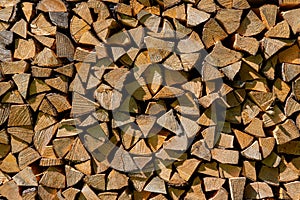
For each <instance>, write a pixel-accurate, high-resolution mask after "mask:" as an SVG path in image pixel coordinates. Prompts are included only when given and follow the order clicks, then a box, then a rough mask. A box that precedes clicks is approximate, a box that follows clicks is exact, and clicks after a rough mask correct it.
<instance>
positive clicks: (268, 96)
mask: <svg viewBox="0 0 300 200" xmlns="http://www.w3.org/2000/svg"><path fill="white" fill-rule="evenodd" d="M249 96H250V98H251V99H252V100H253V102H254V103H256V105H258V106H259V107H260V108H261V109H262V110H263V111H266V110H268V109H269V108H270V106H271V104H272V103H273V101H274V94H273V93H271V92H256V91H251V92H249Z"/></svg>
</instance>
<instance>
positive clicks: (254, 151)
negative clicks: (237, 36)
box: [241, 140, 262, 160]
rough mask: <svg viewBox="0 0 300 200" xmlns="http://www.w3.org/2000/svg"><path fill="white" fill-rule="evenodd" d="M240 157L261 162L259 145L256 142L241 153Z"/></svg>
mask: <svg viewBox="0 0 300 200" xmlns="http://www.w3.org/2000/svg"><path fill="white" fill-rule="evenodd" d="M241 154H242V156H245V157H246V158H248V159H252V160H261V159H262V156H261V153H260V151H259V144H258V142H257V140H256V141H255V142H253V143H252V144H251V145H250V146H249V147H248V148H246V149H245V150H243V151H242V152H241Z"/></svg>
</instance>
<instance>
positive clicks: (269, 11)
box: [259, 4, 279, 29]
mask: <svg viewBox="0 0 300 200" xmlns="http://www.w3.org/2000/svg"><path fill="white" fill-rule="evenodd" d="M278 10H279V9H278V7H277V6H276V5H271V4H267V5H263V6H262V7H260V8H259V11H260V16H261V18H262V21H263V23H264V24H265V26H266V27H267V28H268V29H270V28H272V27H273V26H275V24H276V17H277V12H278Z"/></svg>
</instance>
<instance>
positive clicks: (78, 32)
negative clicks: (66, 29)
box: [70, 16, 91, 42]
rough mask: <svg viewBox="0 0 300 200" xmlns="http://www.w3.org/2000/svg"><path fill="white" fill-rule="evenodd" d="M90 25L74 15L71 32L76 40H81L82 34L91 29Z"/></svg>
mask: <svg viewBox="0 0 300 200" xmlns="http://www.w3.org/2000/svg"><path fill="white" fill-rule="evenodd" d="M90 28H91V27H90V26H89V25H88V23H86V22H85V21H84V20H83V19H79V18H78V17H76V16H73V18H72V19H71V22H70V32H71V35H72V37H73V39H74V40H75V41H77V42H78V41H79V40H80V38H81V37H82V35H83V34H84V33H85V32H87V31H89V30H90Z"/></svg>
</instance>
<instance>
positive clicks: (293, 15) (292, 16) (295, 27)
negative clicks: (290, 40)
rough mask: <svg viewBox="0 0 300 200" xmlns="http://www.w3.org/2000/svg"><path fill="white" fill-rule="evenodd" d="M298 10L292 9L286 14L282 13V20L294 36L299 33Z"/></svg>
mask: <svg viewBox="0 0 300 200" xmlns="http://www.w3.org/2000/svg"><path fill="white" fill-rule="evenodd" d="M299 10H300V9H293V10H289V11H286V12H282V16H283V18H284V19H285V20H286V21H287V22H288V23H289V25H290V26H291V28H292V31H293V33H294V34H297V32H299V23H300V20H299V18H297V13H298V12H299Z"/></svg>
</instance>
